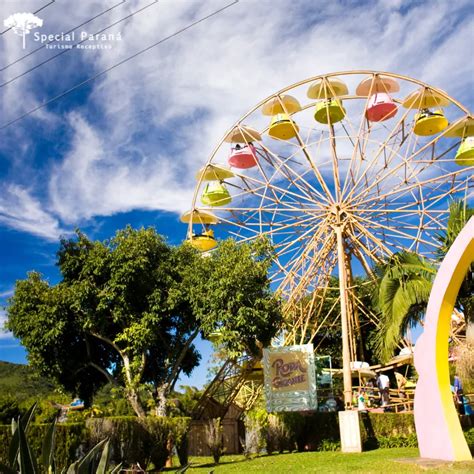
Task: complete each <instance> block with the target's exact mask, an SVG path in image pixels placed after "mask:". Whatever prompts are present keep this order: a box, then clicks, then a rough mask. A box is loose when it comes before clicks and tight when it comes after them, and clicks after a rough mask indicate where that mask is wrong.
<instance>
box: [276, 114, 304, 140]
mask: <svg viewBox="0 0 474 474" xmlns="http://www.w3.org/2000/svg"><path fill="white" fill-rule="evenodd" d="M299 130H300V129H299V127H298V125H296V122H295V121H294V120H291V118H290V116H289V115H288V114H277V115H274V116H273V118H272V121H271V123H270V128H269V129H268V134H269V135H270V136H271V137H272V138H278V139H279V140H290V139H291V138H293V137H296V134H297V132H299Z"/></svg>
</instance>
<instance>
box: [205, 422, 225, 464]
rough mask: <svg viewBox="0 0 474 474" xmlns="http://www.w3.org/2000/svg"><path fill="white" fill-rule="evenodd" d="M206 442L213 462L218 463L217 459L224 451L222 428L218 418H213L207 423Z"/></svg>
mask: <svg viewBox="0 0 474 474" xmlns="http://www.w3.org/2000/svg"><path fill="white" fill-rule="evenodd" d="M206 444H207V446H208V448H209V449H210V451H211V455H212V458H213V459H214V462H215V463H216V464H219V460H220V458H221V456H222V454H223V453H224V429H223V428H222V424H221V419H220V418H213V419H212V420H209V422H208V423H207V425H206Z"/></svg>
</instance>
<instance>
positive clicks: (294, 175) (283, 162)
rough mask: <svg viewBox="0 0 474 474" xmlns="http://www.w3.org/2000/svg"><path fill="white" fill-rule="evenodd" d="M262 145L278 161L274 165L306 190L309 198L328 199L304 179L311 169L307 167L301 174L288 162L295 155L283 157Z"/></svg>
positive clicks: (290, 180) (303, 190)
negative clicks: (276, 164)
mask: <svg viewBox="0 0 474 474" xmlns="http://www.w3.org/2000/svg"><path fill="white" fill-rule="evenodd" d="M261 146H262V149H263V150H264V152H265V153H266V154H267V155H270V156H271V157H272V158H273V159H274V160H275V161H276V162H278V166H274V168H275V169H277V170H278V171H280V172H281V174H282V175H283V176H285V177H286V178H287V179H288V181H289V182H290V183H291V184H293V185H294V186H295V187H296V188H298V189H299V190H300V191H302V192H305V194H306V196H307V197H308V199H311V200H314V198H315V197H318V198H319V199H321V200H323V201H326V197H325V196H324V195H323V194H322V193H321V192H319V191H318V190H317V189H316V188H315V187H314V186H312V185H311V184H310V183H309V182H308V181H307V180H305V179H304V176H305V174H306V173H308V171H310V170H309V169H307V170H306V171H305V173H304V174H301V173H299V172H297V171H296V169H295V168H292V167H290V166H289V165H288V163H287V162H288V161H291V159H292V156H294V155H290V157H288V158H286V159H282V158H281V157H280V156H279V155H278V154H276V153H272V152H271V150H270V149H269V148H267V147H265V145H263V144H262V145H261ZM298 151H299V148H298Z"/></svg>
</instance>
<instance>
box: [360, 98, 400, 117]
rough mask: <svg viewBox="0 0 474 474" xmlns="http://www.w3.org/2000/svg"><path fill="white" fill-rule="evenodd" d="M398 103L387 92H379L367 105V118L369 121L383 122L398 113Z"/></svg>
mask: <svg viewBox="0 0 474 474" xmlns="http://www.w3.org/2000/svg"><path fill="white" fill-rule="evenodd" d="M397 109H398V107H397V104H395V102H394V101H393V100H392V99H391V97H390V96H389V95H388V94H386V93H385V92H377V93H376V94H373V95H372V96H371V97H370V99H369V104H368V106H367V113H366V116H367V120H369V122H383V121H384V120H388V119H390V118H392V117H394V116H395V115H396V114H397Z"/></svg>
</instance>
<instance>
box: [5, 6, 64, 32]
mask: <svg viewBox="0 0 474 474" xmlns="http://www.w3.org/2000/svg"><path fill="white" fill-rule="evenodd" d="M55 1H56V0H51V1H50V2H49V3H47V4H46V5H44V6H42V7H41V8H40V9H38V10H36V11H35V12H33V15H36V14H37V13H39V12H40V11H41V10H44V9H45V8H47V7H49V6H50V5H52V4H53V3H54V2H55ZM10 30H11V27H10V28H7V29H6V30H3V31H2V32H1V33H0V36H1V35H3V34H4V33H6V32H7V31H10Z"/></svg>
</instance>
